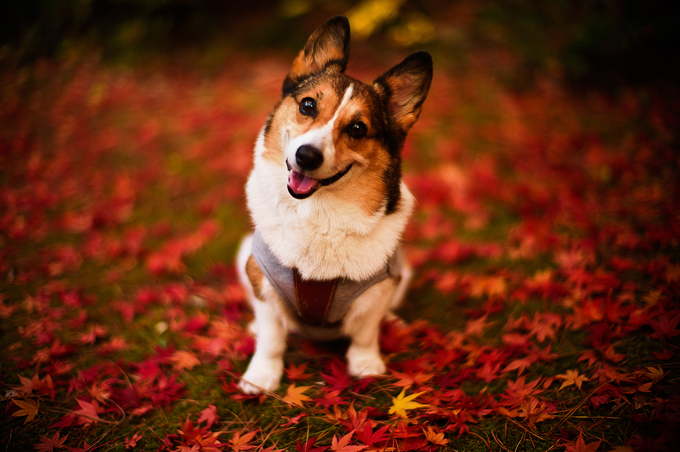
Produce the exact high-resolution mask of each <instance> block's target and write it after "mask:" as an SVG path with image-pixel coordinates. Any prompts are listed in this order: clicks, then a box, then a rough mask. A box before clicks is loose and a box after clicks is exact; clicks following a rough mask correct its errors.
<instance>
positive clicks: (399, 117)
mask: <svg viewBox="0 0 680 452" xmlns="http://www.w3.org/2000/svg"><path fill="white" fill-rule="evenodd" d="M348 56H349V23H348V21H347V19H346V18H344V17H334V18H332V19H330V20H329V21H327V22H326V23H325V24H323V25H322V26H321V27H319V28H318V29H317V30H316V31H315V32H314V34H312V36H310V38H309V40H308V42H307V45H306V46H305V48H304V49H303V50H302V51H301V52H300V54H299V55H298V56H297V58H296V59H295V61H294V63H293V67H292V69H291V72H290V73H289V74H288V77H287V78H286V80H285V81H284V83H283V97H282V100H281V102H280V103H279V105H278V106H277V107H276V109H275V111H274V112H273V113H272V115H271V116H270V118H269V119H268V121H267V124H266V127H265V136H264V138H265V148H266V150H265V152H264V153H263V154H262V156H263V158H264V159H266V160H269V161H271V162H273V163H276V164H280V165H285V166H286V168H287V170H288V187H287V188H288V192H289V193H290V195H291V196H293V197H294V198H296V199H299V200H302V199H306V198H309V197H311V196H314V194H315V193H317V192H318V191H320V190H325V191H327V192H329V193H335V195H336V196H342V197H347V198H349V199H354V200H356V202H358V203H360V204H361V205H362V207H363V208H364V209H365V210H366V211H367V213H373V212H376V211H378V210H380V209H385V213H391V212H392V211H394V210H395V209H396V208H397V206H398V203H399V192H400V189H399V186H400V183H401V148H402V146H403V143H404V139H405V137H406V133H407V132H408V130H409V129H410V128H411V126H412V125H413V124H414V123H415V121H416V120H417V119H418V115H419V114H420V110H421V106H422V103H423V101H424V100H425V98H426V96H427V92H428V90H429V86H430V81H431V78H432V59H431V57H430V55H429V54H428V53H426V52H418V53H415V54H413V55H411V56H409V57H408V58H406V59H405V60H404V61H403V62H402V63H400V64H399V65H397V66H395V67H394V68H392V69H390V70H389V71H388V72H387V73H385V74H384V75H383V76H382V77H380V78H378V79H377V80H375V82H374V83H373V84H372V85H366V84H364V83H362V82H360V81H358V80H356V79H353V78H352V77H349V76H347V75H345V74H344V70H345V68H346V65H347V59H348Z"/></svg>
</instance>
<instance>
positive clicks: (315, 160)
mask: <svg viewBox="0 0 680 452" xmlns="http://www.w3.org/2000/svg"><path fill="white" fill-rule="evenodd" d="M295 161H296V162H297V164H298V166H299V167H300V169H302V170H306V171H314V170H315V169H317V168H319V167H320V166H321V165H322V164H323V153H322V152H321V151H320V150H319V149H317V148H315V147H314V146H311V145H309V144H303V145H302V146H300V147H299V148H298V150H297V152H296V153H295Z"/></svg>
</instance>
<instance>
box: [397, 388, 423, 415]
mask: <svg viewBox="0 0 680 452" xmlns="http://www.w3.org/2000/svg"><path fill="white" fill-rule="evenodd" d="M405 391H406V389H402V391H401V393H399V395H398V396H397V397H394V398H392V406H391V407H390V410H389V412H388V413H389V414H396V415H397V416H399V417H403V418H407V417H408V416H407V415H406V411H408V410H414V409H416V408H423V407H426V406H427V405H423V404H422V403H418V402H414V401H413V399H415V398H416V397H418V396H419V395H420V394H423V393H424V392H425V391H423V392H417V393H415V394H411V395H410V396H406V397H405V396H404V395H405Z"/></svg>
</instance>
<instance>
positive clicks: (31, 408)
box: [12, 399, 40, 424]
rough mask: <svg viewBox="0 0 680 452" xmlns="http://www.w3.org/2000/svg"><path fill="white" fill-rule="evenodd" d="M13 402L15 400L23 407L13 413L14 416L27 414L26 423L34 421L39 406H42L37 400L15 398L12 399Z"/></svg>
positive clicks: (17, 404)
mask: <svg viewBox="0 0 680 452" xmlns="http://www.w3.org/2000/svg"><path fill="white" fill-rule="evenodd" d="M12 402H14V404H15V405H16V406H18V407H19V408H21V409H20V410H19V411H17V412H16V413H14V414H12V416H26V420H25V421H24V424H26V423H27V422H30V421H32V420H33V418H34V417H35V415H36V414H38V407H39V406H40V402H39V401H37V400H19V399H14V400H12Z"/></svg>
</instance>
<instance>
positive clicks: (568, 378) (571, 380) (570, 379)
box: [555, 369, 588, 390]
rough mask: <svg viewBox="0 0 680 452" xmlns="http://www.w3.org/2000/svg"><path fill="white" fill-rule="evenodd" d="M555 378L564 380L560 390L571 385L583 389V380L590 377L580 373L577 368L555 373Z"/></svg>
mask: <svg viewBox="0 0 680 452" xmlns="http://www.w3.org/2000/svg"><path fill="white" fill-rule="evenodd" d="M555 378H557V379H559V380H564V382H563V383H562V386H560V390H562V389H564V388H566V387H567V386H571V385H576V387H577V388H579V389H581V385H582V384H583V382H584V381H588V378H587V377H586V376H585V375H579V374H578V370H577V369H572V370H568V371H567V372H566V373H563V374H560V375H555Z"/></svg>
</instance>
